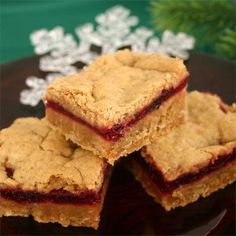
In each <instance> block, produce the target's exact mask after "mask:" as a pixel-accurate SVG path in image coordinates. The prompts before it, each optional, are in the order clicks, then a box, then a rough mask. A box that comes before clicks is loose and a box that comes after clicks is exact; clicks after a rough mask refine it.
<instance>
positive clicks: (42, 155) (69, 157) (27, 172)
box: [0, 118, 106, 193]
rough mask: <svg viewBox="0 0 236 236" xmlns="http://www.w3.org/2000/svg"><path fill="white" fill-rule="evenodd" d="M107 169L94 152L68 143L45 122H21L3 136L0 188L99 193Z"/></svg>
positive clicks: (0, 138)
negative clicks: (91, 191)
mask: <svg viewBox="0 0 236 236" xmlns="http://www.w3.org/2000/svg"><path fill="white" fill-rule="evenodd" d="M105 165H106V164H105V162H104V161H103V160H102V159H100V158H98V157H96V156H94V155H93V154H92V153H91V152H89V151H85V150H83V149H81V148H79V147H77V146H75V145H74V144H73V143H71V142H70V141H66V140H65V139H64V138H63V136H61V135H60V134H58V133H56V132H55V131H53V130H52V129H51V128H49V126H48V125H47V122H46V121H45V120H44V119H43V120H39V119H37V118H20V119H17V120H16V121H15V122H14V123H13V124H12V125H11V126H10V127H9V128H6V129H3V130H1V132H0V187H14V188H15V187H18V188H22V189H24V190H35V191H41V192H49V191H51V190H56V189H63V190H68V191H70V192H76V193H79V192H81V191H83V190H95V191H98V190H99V189H100V188H101V185H102V182H103V178H104V168H105ZM9 172H10V175H9Z"/></svg>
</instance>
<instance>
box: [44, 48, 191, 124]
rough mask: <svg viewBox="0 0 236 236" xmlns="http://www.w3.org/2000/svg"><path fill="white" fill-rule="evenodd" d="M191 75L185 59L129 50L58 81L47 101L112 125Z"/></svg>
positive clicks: (82, 116) (101, 60)
mask: <svg viewBox="0 0 236 236" xmlns="http://www.w3.org/2000/svg"><path fill="white" fill-rule="evenodd" d="M187 76H188V72H187V70H186V67H185V66H184V64H183V62H182V60H180V59H177V58H170V57H167V56H164V55H157V54H138V53H134V52H131V51H129V50H123V51H118V52H116V53H113V54H108V55H104V56H101V57H100V58H98V59H97V60H95V61H94V62H93V63H92V64H91V65H90V66H88V67H87V68H85V69H84V70H83V71H82V72H81V73H79V74H76V75H72V76H69V77H65V78H60V79H57V80H55V81H54V82H53V83H52V84H51V85H50V86H49V87H48V89H47V92H46V96H45V100H52V101H54V102H58V103H59V104H60V105H62V106H63V107H64V108H65V109H66V110H68V111H70V112H72V113H73V114H74V115H76V116H78V117H80V118H81V119H83V120H85V121H87V122H89V123H90V124H91V125H94V126H96V127H106V128H110V127H112V126H113V125H114V124H117V123H121V122H122V121H124V120H126V119H129V118H130V117H132V115H133V114H134V113H135V112H137V111H139V110H140V109H142V108H143V107H144V106H145V105H147V104H149V103H150V102H151V101H152V100H153V98H155V97H158V95H159V94H160V93H161V92H162V90H163V89H169V88H171V87H175V86H177V85H178V84H179V83H180V81H181V80H183V79H184V78H186V77H187Z"/></svg>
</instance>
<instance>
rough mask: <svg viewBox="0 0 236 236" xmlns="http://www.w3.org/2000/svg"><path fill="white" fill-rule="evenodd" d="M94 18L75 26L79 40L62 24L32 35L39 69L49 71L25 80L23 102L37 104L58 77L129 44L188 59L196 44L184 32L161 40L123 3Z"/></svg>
mask: <svg viewBox="0 0 236 236" xmlns="http://www.w3.org/2000/svg"><path fill="white" fill-rule="evenodd" d="M95 21H96V23H97V26H96V27H95V26H94V25H93V24H92V23H86V24H84V25H82V26H78V27H77V28H76V29H75V34H76V36H77V37H78V40H75V38H74V36H73V35H72V34H65V32H64V29H63V28H62V27H60V26H58V27H55V28H54V29H52V30H50V31H49V30H47V29H41V30H38V31H36V32H33V33H32V34H31V36H30V40H31V43H32V45H33V46H34V51H35V53H36V54H37V55H41V57H40V61H39V68H40V70H41V71H44V72H47V73H48V74H47V76H46V78H45V79H42V78H37V77H35V76H30V77H28V78H27V79H26V85H27V86H28V87H29V88H28V89H25V90H23V91H22V92H21V94H20V102H21V103H22V104H25V105H31V106H36V105H37V104H38V103H39V102H40V100H41V99H42V97H43V95H44V93H45V90H46V88H47V86H48V85H49V84H50V83H51V82H52V81H53V80H54V79H55V78H58V77H62V76H65V75H71V74H74V73H76V72H78V71H79V70H81V68H82V67H83V66H84V65H87V64H89V63H91V62H92V61H93V60H94V59H95V58H96V57H97V56H99V55H101V54H105V53H111V52H115V51H117V50H118V49H122V48H126V47H129V48H131V49H132V50H133V51H136V52H148V53H162V54H167V55H171V56H177V57H180V58H182V59H184V60H187V59H188V57H189V53H188V50H190V49H192V48H193V47H194V38H193V37H191V36H189V35H187V34H185V33H178V34H177V35H174V34H173V33H172V32H171V31H165V32H164V33H163V35H162V38H161V39H160V38H158V37H157V36H155V35H154V32H153V31H152V30H150V29H148V28H146V27H137V25H138V21H139V20H138V17H136V16H131V15H130V10H129V9H127V8H125V7H123V6H114V7H112V8H110V9H108V10H107V11H106V12H104V13H102V14H100V15H98V16H96V17H95ZM134 27H135V29H134Z"/></svg>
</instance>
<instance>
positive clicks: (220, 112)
mask: <svg viewBox="0 0 236 236" xmlns="http://www.w3.org/2000/svg"><path fill="white" fill-rule="evenodd" d="M188 75H189V74H188V71H187V70H186V67H185V66H184V64H183V62H182V60H180V59H177V58H170V57H167V56H163V55H156V54H139V53H134V52H131V51H129V50H123V51H118V52H116V53H113V54H109V55H104V56H101V57H100V58H98V59H97V60H96V61H94V62H93V63H92V64H91V65H90V66H88V67H87V68H85V69H84V70H83V71H82V72H80V73H79V74H76V75H72V76H69V77H65V78H60V79H57V80H55V81H54V82H53V83H52V84H51V85H50V86H49V87H48V89H47V92H46V95H45V105H46V119H43V120H39V119H36V118H22V119H17V120H16V121H15V122H14V123H13V124H12V125H11V126H10V127H9V128H6V129H4V130H2V131H1V133H0V216H24V217H26V216H29V215H32V216H33V217H34V219H35V220H36V221H38V222H57V223H60V224H61V225H63V226H69V225H72V226H85V227H93V228H95V229H97V228H98V226H99V220H100V212H101V209H102V205H103V201H104V197H105V193H106V189H107V186H108V182H109V176H110V172H111V170H110V169H111V168H110V166H109V164H111V165H114V163H115V161H117V160H118V159H120V158H121V157H122V156H126V155H128V154H130V153H132V152H134V151H137V150H139V149H141V148H142V152H141V155H142V156H139V157H136V158H130V160H129V162H130V163H129V168H130V169H131V171H132V172H133V173H134V175H135V177H136V178H137V180H139V181H140V182H141V184H142V185H143V187H144V188H145V189H146V191H147V193H148V194H150V195H151V196H153V197H154V199H155V200H156V201H157V202H158V203H160V204H161V205H162V206H163V207H164V208H165V209H166V210H170V209H173V208H176V207H179V206H185V205H187V204H188V203H190V202H194V201H196V200H197V199H198V198H199V197H200V196H203V197H205V196H208V195H209V194H211V193H212V192H214V191H216V190H218V189H220V188H224V187H225V186H226V185H228V184H230V183H232V182H233V181H235V179H236V161H235V156H236V106H235V105H233V106H227V105H225V104H223V102H222V101H221V100H220V99H219V98H218V97H217V96H214V95H210V94H203V93H199V92H192V93H190V94H189V95H188V97H187V109H186V99H185V97H186V86H187V79H188ZM186 114H187V116H186ZM66 139H67V140H66ZM82 148H83V149H82ZM108 163H109V164H108Z"/></svg>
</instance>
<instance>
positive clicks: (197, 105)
mask: <svg viewBox="0 0 236 236" xmlns="http://www.w3.org/2000/svg"><path fill="white" fill-rule="evenodd" d="M187 108H188V122H187V123H186V124H184V125H182V126H180V127H179V128H177V129H176V130H174V131H173V132H171V133H169V134H168V135H166V136H162V137H158V138H154V140H153V142H152V144H150V145H148V146H146V147H145V149H143V152H142V155H143V157H144V158H145V159H146V161H147V162H149V163H151V164H153V165H156V167H157V168H158V169H159V170H160V171H161V172H162V174H163V175H164V177H165V179H166V180H167V181H171V180H175V179H177V178H178V177H179V176H181V175H183V174H185V173H189V172H193V173H194V172H197V171H198V170H199V169H200V168H202V167H205V166H207V165H208V164H210V163H213V162H214V161H215V160H216V159H217V158H219V156H221V155H225V154H227V153H231V152H232V151H233V149H234V148H236V105H235V104H234V105H232V106H227V105H225V104H223V103H222V101H221V100H220V98H219V97H218V96H216V95H211V94H206V93H200V92H196V91H195V92H191V93H190V94H189V95H188V96H187Z"/></svg>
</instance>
